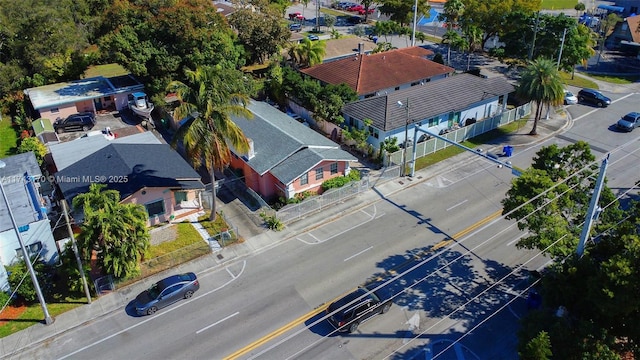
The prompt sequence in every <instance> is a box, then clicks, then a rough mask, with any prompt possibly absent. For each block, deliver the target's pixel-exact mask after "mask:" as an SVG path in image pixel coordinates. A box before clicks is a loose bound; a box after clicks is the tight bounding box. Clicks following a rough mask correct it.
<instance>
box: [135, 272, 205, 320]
mask: <svg viewBox="0 0 640 360" xmlns="http://www.w3.org/2000/svg"><path fill="white" fill-rule="evenodd" d="M198 289H200V283H199V282H198V278H197V277H196V274H194V273H192V272H190V273H186V274H180V275H173V276H169V277H168V278H164V279H162V280H160V281H158V282H157V283H155V284H153V285H152V286H151V287H150V288H149V289H147V290H145V291H143V292H142V293H140V295H138V296H137V297H136V300H135V305H136V312H137V313H138V315H152V314H155V312H156V311H158V309H162V308H163V307H166V306H169V305H171V304H173V303H174V302H176V301H178V300H181V299H189V298H190V297H192V296H193V293H195V292H196V291H197V290H198Z"/></svg>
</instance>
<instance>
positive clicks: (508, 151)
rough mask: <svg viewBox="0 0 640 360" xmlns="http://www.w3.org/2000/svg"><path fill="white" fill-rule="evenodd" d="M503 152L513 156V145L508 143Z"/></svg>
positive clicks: (505, 154)
mask: <svg viewBox="0 0 640 360" xmlns="http://www.w3.org/2000/svg"><path fill="white" fill-rule="evenodd" d="M502 152H503V153H504V156H506V157H511V155H513V146H509V145H507V146H505V147H503V148H502Z"/></svg>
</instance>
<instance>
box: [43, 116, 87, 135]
mask: <svg viewBox="0 0 640 360" xmlns="http://www.w3.org/2000/svg"><path fill="white" fill-rule="evenodd" d="M95 124H96V115H95V114H94V113H91V112H85V113H79V114H73V115H69V116H68V117H67V118H66V119H64V120H63V119H60V118H58V120H56V122H54V123H53V128H54V130H55V131H56V132H57V133H58V134H62V133H63V132H65V131H87V130H89V129H91V128H93V126H94V125H95Z"/></svg>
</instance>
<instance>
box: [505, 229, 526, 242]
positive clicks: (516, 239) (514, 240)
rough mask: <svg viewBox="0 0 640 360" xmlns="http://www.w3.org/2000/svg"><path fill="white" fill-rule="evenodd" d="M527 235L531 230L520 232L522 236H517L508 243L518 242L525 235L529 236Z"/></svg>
mask: <svg viewBox="0 0 640 360" xmlns="http://www.w3.org/2000/svg"><path fill="white" fill-rule="evenodd" d="M527 235H529V232H528V231H526V232H524V233H523V234H520V236H518V237H517V238H515V239H513V240H511V241H509V242H508V243H507V246H511V245H513V244H515V243H516V242H518V240H520V239H522V238H523V237H525V236H527Z"/></svg>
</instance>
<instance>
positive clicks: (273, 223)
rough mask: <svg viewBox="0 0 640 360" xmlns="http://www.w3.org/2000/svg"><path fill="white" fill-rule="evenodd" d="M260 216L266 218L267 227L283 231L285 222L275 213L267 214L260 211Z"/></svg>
mask: <svg viewBox="0 0 640 360" xmlns="http://www.w3.org/2000/svg"><path fill="white" fill-rule="evenodd" d="M260 217H261V218H262V220H264V223H265V224H266V225H267V228H269V229H271V230H274V231H281V230H282V229H284V224H283V223H282V221H280V219H278V218H277V217H276V216H275V215H267V214H266V213H263V212H262V213H260Z"/></svg>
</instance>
